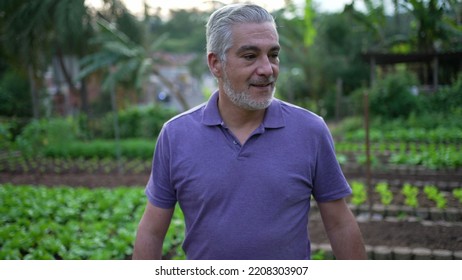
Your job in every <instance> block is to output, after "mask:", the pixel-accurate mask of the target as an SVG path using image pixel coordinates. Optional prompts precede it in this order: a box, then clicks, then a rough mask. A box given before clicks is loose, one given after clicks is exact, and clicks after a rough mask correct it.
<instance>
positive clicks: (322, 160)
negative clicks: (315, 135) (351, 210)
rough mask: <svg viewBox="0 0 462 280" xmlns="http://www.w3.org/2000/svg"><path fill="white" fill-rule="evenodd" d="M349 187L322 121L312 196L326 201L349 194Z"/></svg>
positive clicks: (327, 130) (329, 135) (332, 142)
mask: <svg viewBox="0 0 462 280" xmlns="http://www.w3.org/2000/svg"><path fill="white" fill-rule="evenodd" d="M351 193H352V191H351V188H350V186H349V184H348V182H347V180H346V178H345V176H344V174H343V172H342V169H341V167H340V164H339V163H338V161H337V157H336V155H335V148H334V141H333V139H332V135H331V134H330V131H329V129H328V128H327V125H326V124H325V123H324V121H323V127H322V129H321V133H320V138H319V142H318V149H317V156H316V169H315V175H314V182H313V197H314V198H315V199H316V201H319V202H327V201H332V200H336V199H340V198H343V197H346V196H348V195H351Z"/></svg>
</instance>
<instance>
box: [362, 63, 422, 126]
mask: <svg viewBox="0 0 462 280" xmlns="http://www.w3.org/2000/svg"><path fill="white" fill-rule="evenodd" d="M416 84H417V80H416V78H415V76H414V75H412V74H411V73H408V72H405V71H399V72H397V73H393V74H390V75H388V76H386V77H385V78H384V79H383V80H379V81H377V83H376V85H375V86H374V87H373V88H372V90H371V92H370V99H369V101H370V109H371V114H372V115H375V116H382V117H383V118H386V119H395V118H402V117H404V118H406V117H408V116H409V115H410V114H411V113H412V112H416V113H419V112H420V111H421V104H420V101H419V98H418V97H417V95H415V94H413V92H412V87H413V86H415V85H416Z"/></svg>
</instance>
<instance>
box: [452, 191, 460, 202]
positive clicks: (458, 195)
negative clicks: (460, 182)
mask: <svg viewBox="0 0 462 280" xmlns="http://www.w3.org/2000/svg"><path fill="white" fill-rule="evenodd" d="M452 195H453V196H454V197H455V198H456V199H457V200H458V201H459V203H461V204H462V188H458V189H454V190H452Z"/></svg>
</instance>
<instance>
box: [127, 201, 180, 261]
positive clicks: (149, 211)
mask: <svg viewBox="0 0 462 280" xmlns="http://www.w3.org/2000/svg"><path fill="white" fill-rule="evenodd" d="M174 209H175V208H171V209H162V208H159V207H156V206H154V205H152V204H151V203H149V202H148V203H147V205H146V209H145V210H144V214H143V217H142V218H141V221H140V224H139V226H138V232H137V233H136V241H135V248H134V250H133V259H134V260H155V259H157V260H160V259H161V258H162V244H163V243H164V238H165V234H166V233H167V230H168V227H169V226H170V221H171V220H172V216H173V211H174Z"/></svg>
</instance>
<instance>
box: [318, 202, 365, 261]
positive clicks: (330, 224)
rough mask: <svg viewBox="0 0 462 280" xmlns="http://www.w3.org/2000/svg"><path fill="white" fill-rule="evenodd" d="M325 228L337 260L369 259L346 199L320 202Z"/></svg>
mask: <svg viewBox="0 0 462 280" xmlns="http://www.w3.org/2000/svg"><path fill="white" fill-rule="evenodd" d="M318 207H319V211H320V213H321V217H322V221H323V223H324V228H325V230H326V233H327V236H328V237H329V240H330V244H331V247H332V251H333V253H334V255H335V258H336V259H339V260H341V259H343V260H345V259H350V260H353V259H367V254H366V250H365V247H364V241H363V238H362V235H361V232H360V229H359V226H358V223H357V222H356V219H355V217H354V215H353V213H352V212H351V211H350V209H349V208H348V205H347V204H346V202H345V200H344V199H339V200H334V201H329V202H318Z"/></svg>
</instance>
